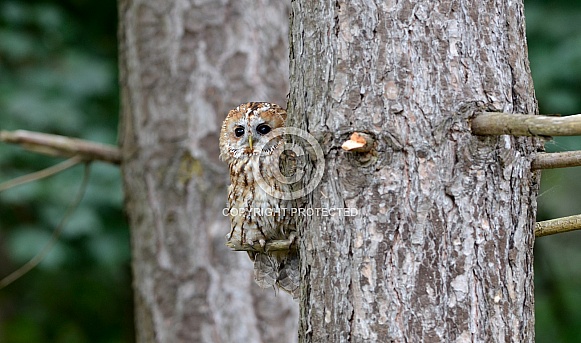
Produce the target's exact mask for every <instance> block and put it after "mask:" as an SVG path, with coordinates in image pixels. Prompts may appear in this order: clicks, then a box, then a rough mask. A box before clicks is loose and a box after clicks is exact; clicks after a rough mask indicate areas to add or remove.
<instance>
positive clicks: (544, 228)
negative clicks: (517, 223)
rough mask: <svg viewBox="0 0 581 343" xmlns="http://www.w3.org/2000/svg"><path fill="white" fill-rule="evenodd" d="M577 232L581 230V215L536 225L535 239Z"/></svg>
mask: <svg viewBox="0 0 581 343" xmlns="http://www.w3.org/2000/svg"><path fill="white" fill-rule="evenodd" d="M575 230H581V215H575V216H570V217H563V218H557V219H551V220H545V221H542V222H538V223H537V224H536V225H535V237H543V236H548V235H555V234H557V233H564V232H569V231H575Z"/></svg>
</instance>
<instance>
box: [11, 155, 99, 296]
mask: <svg viewBox="0 0 581 343" xmlns="http://www.w3.org/2000/svg"><path fill="white" fill-rule="evenodd" d="M90 171H91V168H90V167H89V163H88V162H87V163H85V172H84V174H83V181H82V182H81V185H80V186H79V190H78V192H77V196H76V197H75V199H74V200H73V201H72V202H71V203H70V204H69V206H68V207H67V210H66V211H65V214H64V215H63V217H62V219H61V221H60V223H59V224H58V225H57V227H56V228H55V229H54V231H53V232H52V235H51V237H50V239H49V240H48V242H46V244H45V245H44V247H43V248H42V249H41V250H40V251H39V252H38V253H37V254H36V255H35V256H34V257H33V258H32V259H30V260H29V261H28V262H26V263H25V264H24V265H23V266H22V267H20V268H18V269H17V270H15V271H14V272H12V273H10V274H9V275H8V276H6V277H4V278H3V279H2V280H0V289H2V288H4V287H6V286H8V285H10V284H11V283H13V282H14V281H16V280H18V279H19V278H20V277H22V276H23V275H24V274H26V273H28V272H29V271H30V270H32V269H33V268H34V267H36V266H37V265H38V264H39V263H40V262H41V261H42V260H43V259H44V258H45V257H46V255H48V253H49V252H50V251H51V249H52V248H53V247H54V245H55V244H56V242H57V241H58V238H59V236H60V234H61V232H62V231H63V228H64V227H65V225H66V224H67V222H68V221H69V219H70V218H71V216H72V215H73V213H74V212H75V210H76V209H77V207H78V206H79V204H80V203H81V200H82V199H83V196H84V195H85V191H86V190H87V184H88V183H89V175H90Z"/></svg>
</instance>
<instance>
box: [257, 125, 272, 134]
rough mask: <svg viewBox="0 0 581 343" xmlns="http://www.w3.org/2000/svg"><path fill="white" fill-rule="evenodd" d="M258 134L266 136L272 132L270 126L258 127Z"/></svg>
mask: <svg viewBox="0 0 581 343" xmlns="http://www.w3.org/2000/svg"><path fill="white" fill-rule="evenodd" d="M256 132H258V133H260V134H261V135H266V134H267V133H269V132H270V126H268V124H260V125H258V126H257V127H256Z"/></svg>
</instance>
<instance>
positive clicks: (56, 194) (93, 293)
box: [0, 0, 133, 343]
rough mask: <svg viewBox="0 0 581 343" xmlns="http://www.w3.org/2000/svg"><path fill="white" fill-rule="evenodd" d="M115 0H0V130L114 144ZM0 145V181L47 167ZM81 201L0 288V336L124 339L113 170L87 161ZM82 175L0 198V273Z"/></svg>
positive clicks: (119, 216) (129, 337)
mask: <svg viewBox="0 0 581 343" xmlns="http://www.w3.org/2000/svg"><path fill="white" fill-rule="evenodd" d="M116 44H117V43H116V3H115V1H113V0H107V1H96V2H95V1H85V0H61V1H56V0H53V1H40V0H38V1H33V0H31V1H20V0H18V1H17V0H14V1H3V2H0V129H2V130H16V129H27V130H34V131H41V132H48V133H56V134H63V135H68V136H73V137H80V138H84V139H90V140H95V141H100V142H103V143H110V144H115V143H116V136H117V134H116V128H117V120H118V101H119V100H118V86H117V56H116V55H117V47H116ZM61 160H62V159H59V158H50V157H46V156H40V155H38V154H34V153H29V152H26V151H24V150H22V149H20V148H18V147H14V146H9V145H6V144H0V182H1V181H6V180H9V179H11V178H14V177H16V176H20V175H24V174H26V173H30V172H33V171H36V170H39V169H41V168H44V167H47V166H50V165H53V164H56V163H58V162H60V161H61ZM91 168H92V173H91V179H90V183H89V186H88V189H87V192H86V194H85V197H84V199H83V201H82V203H81V205H80V207H79V208H78V209H77V211H76V212H75V213H74V215H73V216H72V217H71V219H70V221H69V223H68V224H67V225H66V227H65V228H64V230H63V232H62V235H61V237H60V239H59V241H58V243H57V244H56V245H55V247H54V248H53V249H52V250H51V252H50V253H49V254H48V255H47V257H46V258H45V259H44V260H43V262H42V263H41V264H40V265H39V266H38V267H37V268H35V269H33V270H32V271H31V272H30V273H28V274H26V275H25V276H24V277H23V278H21V279H19V280H18V281H16V282H15V283H13V284H12V285H10V286H8V287H7V288H5V289H2V290H0V342H10V343H13V342H14V343H18V342H23V343H24V342H26V343H29V342H57V343H60V342H63V343H64V342H75V343H76V342H79V343H80V342H132V341H133V325H132V316H133V308H132V294H131V274H130V268H129V260H130V251H129V232H128V227H127V223H126V222H125V219H124V217H123V213H122V193H121V189H122V187H121V177H120V171H119V168H117V167H114V166H110V165H106V164H102V163H93V165H92V166H91ZM82 175H83V171H82V168H81V167H75V168H73V169H71V170H67V171H66V172H63V173H61V174H58V175H56V176H53V177H51V178H49V179H44V180H41V181H37V182H34V183H31V184H27V185H24V186H21V187H18V188H14V189H11V190H8V191H6V192H3V193H0V258H1V259H2V261H3V263H2V264H1V265H0V277H4V276H5V275H7V274H9V273H10V272H12V271H14V270H15V269H17V268H18V267H20V266H21V265H23V264H24V263H26V262H27V261H28V260H29V259H30V258H32V257H33V256H34V255H35V254H37V253H38V252H39V251H40V250H41V249H42V247H43V246H44V244H46V242H47V241H48V240H49V237H50V236H51V234H52V232H53V230H54V229H55V227H56V226H57V225H58V222H59V221H60V220H61V219H62V217H63V214H64V212H65V210H66V208H67V206H68V204H69V203H70V202H71V201H72V200H73V198H74V197H75V195H76V193H77V190H78V188H79V186H80V183H81V179H82Z"/></svg>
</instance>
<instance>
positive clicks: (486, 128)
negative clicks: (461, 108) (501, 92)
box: [472, 112, 581, 136]
mask: <svg viewBox="0 0 581 343" xmlns="http://www.w3.org/2000/svg"><path fill="white" fill-rule="evenodd" d="M472 133H474V134H475V135H483V136H491V135H492V136H494V135H512V136H578V135H581V114H575V115H570V116H566V117H559V116H544V115H532V114H510V113H500V112H483V113H481V114H479V115H478V116H476V117H475V118H474V119H472Z"/></svg>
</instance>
